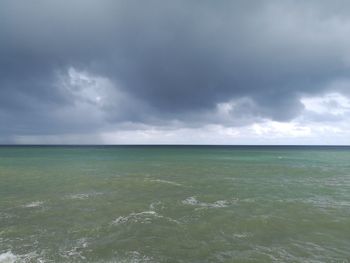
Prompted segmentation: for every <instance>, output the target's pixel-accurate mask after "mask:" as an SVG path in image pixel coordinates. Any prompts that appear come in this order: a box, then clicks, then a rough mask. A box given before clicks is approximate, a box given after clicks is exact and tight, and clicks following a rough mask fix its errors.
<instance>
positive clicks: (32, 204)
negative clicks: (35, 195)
mask: <svg viewBox="0 0 350 263" xmlns="http://www.w3.org/2000/svg"><path fill="white" fill-rule="evenodd" d="M43 204H44V202H43V201H34V202H31V203H28V204H25V205H23V207H26V208H33V207H40V206H42V205H43Z"/></svg>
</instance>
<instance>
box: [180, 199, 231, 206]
mask: <svg viewBox="0 0 350 263" xmlns="http://www.w3.org/2000/svg"><path fill="white" fill-rule="evenodd" d="M182 203H183V204H184V205H193V206H200V207H204V208H223V207H227V206H228V205H229V202H228V201H227V200H218V201H215V202H213V203H205V202H200V201H198V200H197V199H196V197H194V196H191V197H188V198H186V199H185V200H182Z"/></svg>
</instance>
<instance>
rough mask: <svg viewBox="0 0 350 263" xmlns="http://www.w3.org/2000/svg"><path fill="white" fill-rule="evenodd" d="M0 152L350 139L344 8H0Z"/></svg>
mask: <svg viewBox="0 0 350 263" xmlns="http://www.w3.org/2000/svg"><path fill="white" fill-rule="evenodd" d="M0 143H25V144H38V143H45V144H70V143H73V144H80V143H81V144H100V143H101V144H134V143H136V144H147V143H150V144H158V143H160V144H173V143H174V144H177V143H179V144H350V1H347V0H344V1H337V0H333V1H319V0H317V1H316V0H315V1H313V0H310V1H298V0H295V1H288V0H285V1H280V0H265V1H258V0H257V1H247V0H242V1H228V0H227V1H226V0H221V1H213V0H210V1H209V0H197V1H194V0H172V1H168V0H147V1H144V0H138V1H134V0H124V1H121V0H70V1H62V0H26V1H23V0H1V1H0Z"/></svg>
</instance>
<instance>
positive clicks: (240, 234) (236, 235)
mask: <svg viewBox="0 0 350 263" xmlns="http://www.w3.org/2000/svg"><path fill="white" fill-rule="evenodd" d="M233 236H234V237H236V238H246V237H251V236H252V234H251V233H247V232H243V233H236V234H233Z"/></svg>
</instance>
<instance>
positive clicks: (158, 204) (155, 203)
mask: <svg viewBox="0 0 350 263" xmlns="http://www.w3.org/2000/svg"><path fill="white" fill-rule="evenodd" d="M159 206H161V208H163V206H162V202H161V201H156V202H153V203H151V204H150V205H149V209H150V210H152V211H153V210H155V209H156V208H158V207H159Z"/></svg>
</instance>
